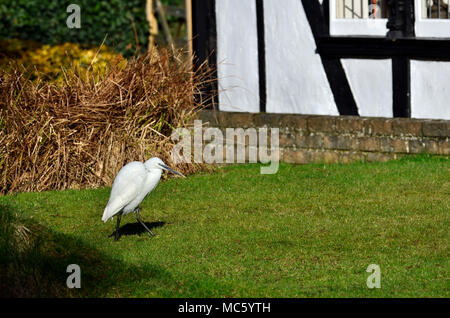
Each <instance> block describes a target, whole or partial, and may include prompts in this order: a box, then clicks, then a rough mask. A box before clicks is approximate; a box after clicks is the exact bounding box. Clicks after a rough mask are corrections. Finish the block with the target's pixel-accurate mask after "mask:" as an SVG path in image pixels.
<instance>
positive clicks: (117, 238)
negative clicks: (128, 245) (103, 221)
mask: <svg viewBox="0 0 450 318" xmlns="http://www.w3.org/2000/svg"><path fill="white" fill-rule="evenodd" d="M121 218H122V213H119V214H117V224H116V234H115V235H114V241H118V240H119V227H120V219H121Z"/></svg>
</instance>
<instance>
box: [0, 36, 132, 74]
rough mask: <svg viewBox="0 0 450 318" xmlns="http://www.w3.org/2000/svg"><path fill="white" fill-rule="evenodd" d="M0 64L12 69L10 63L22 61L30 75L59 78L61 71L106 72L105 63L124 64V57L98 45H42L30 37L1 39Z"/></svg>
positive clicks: (18, 63)
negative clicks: (26, 39) (22, 39)
mask: <svg viewBox="0 0 450 318" xmlns="http://www.w3.org/2000/svg"><path fill="white" fill-rule="evenodd" d="M0 51H1V52H2V56H1V57H0V68H2V69H6V70H8V69H11V68H12V65H11V64H15V65H23V66H24V67H25V68H26V69H27V70H28V71H29V72H30V74H29V76H30V78H31V79H33V78H40V79H45V80H51V81H56V82H61V81H63V80H64V78H65V75H64V73H67V72H69V71H70V72H77V73H78V74H79V75H81V76H83V75H86V74H87V70H88V69H89V68H91V69H90V72H89V74H91V75H92V74H96V76H97V77H98V76H102V75H104V74H105V72H106V70H107V69H108V66H110V65H111V64H116V65H117V66H119V68H124V67H125V66H126V65H127V61H126V59H125V58H123V57H122V55H121V54H118V53H116V52H114V51H112V50H111V49H109V48H107V47H105V46H101V47H100V48H98V47H87V46H84V45H81V44H78V43H64V44H58V45H41V44H39V43H36V42H32V41H21V40H15V39H13V40H4V41H0Z"/></svg>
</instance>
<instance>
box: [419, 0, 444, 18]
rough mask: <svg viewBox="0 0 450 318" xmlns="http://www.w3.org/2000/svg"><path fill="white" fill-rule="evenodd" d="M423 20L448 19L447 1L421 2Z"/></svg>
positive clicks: (432, 0) (426, 0)
mask: <svg viewBox="0 0 450 318" xmlns="http://www.w3.org/2000/svg"><path fill="white" fill-rule="evenodd" d="M422 18H423V19H450V6H449V5H448V0H422Z"/></svg>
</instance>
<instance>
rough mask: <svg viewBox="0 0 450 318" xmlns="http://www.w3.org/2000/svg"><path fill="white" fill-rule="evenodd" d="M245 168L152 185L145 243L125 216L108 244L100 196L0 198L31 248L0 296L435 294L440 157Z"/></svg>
mask: <svg viewBox="0 0 450 318" xmlns="http://www.w3.org/2000/svg"><path fill="white" fill-rule="evenodd" d="M259 168H260V166H259V165H239V166H229V167H225V168H221V169H219V170H218V171H217V172H216V173H213V174H197V175H193V176H190V177H188V178H187V179H178V178H174V179H170V180H168V181H165V182H163V183H161V184H160V185H159V186H158V187H157V188H156V190H155V191H154V192H153V193H151V194H150V195H149V197H147V198H146V199H145V201H144V203H143V205H142V209H141V216H142V218H143V219H144V220H145V221H146V222H148V223H152V227H153V229H154V232H155V233H156V234H157V236H156V237H154V238H152V237H150V236H149V235H148V234H147V233H146V232H144V229H143V228H141V226H140V225H138V224H137V222H136V219H135V217H134V216H133V215H128V216H126V217H125V218H122V227H121V233H122V236H121V239H120V240H119V242H114V240H113V238H112V237H109V235H110V234H112V233H113V230H114V226H115V223H114V222H108V223H106V224H104V223H102V222H101V215H102V212H103V208H104V206H105V204H106V202H107V200H108V197H109V191H110V188H102V189H96V190H82V191H79V190H67V191H61V192H42V193H23V194H17V195H10V196H3V197H0V206H1V207H2V213H3V215H6V214H8V215H11V216H12V217H11V218H10V219H12V221H9V222H10V223H11V222H14V220H21V222H22V223H23V224H25V225H26V226H28V228H29V229H30V231H31V233H32V234H30V235H31V236H32V238H33V239H32V241H33V242H36V241H39V246H38V247H36V246H35V243H31V245H32V246H34V247H33V248H31V247H30V248H28V250H25V252H24V251H22V252H18V251H17V250H16V249H12V251H11V252H10V254H9V255H13V256H14V255H15V256H14V257H16V261H14V260H12V259H11V257H9V260H6V258H5V257H2V259H1V261H2V264H1V265H2V267H3V273H4V274H3V275H4V276H5V277H4V278H3V282H7V281H8V280H9V281H11V280H12V277H15V282H14V283H13V286H15V287H16V290H15V292H11V287H9V289H8V288H6V289H5V286H0V287H2V292H1V293H3V294H6V296H8V295H7V294H8V292H9V293H10V294H13V295H18V296H21V295H28V296H53V295H56V296H81V297H449V295H450V293H449V286H450V284H449V278H448V277H449V269H450V266H449V265H450V263H449V260H450V258H449V239H450V233H449V230H448V229H449V228H450V226H449V225H450V224H449V221H450V217H449V211H450V206H449V205H450V200H449V199H450V162H449V159H448V158H437V157H426V156H421V157H415V158H410V159H402V160H399V161H391V162H387V163H355V164H347V165H341V164H334V165H323V164H309V165H289V164H281V165H280V169H279V171H278V173H277V174H274V175H261V174H260V173H259V172H260V170H259ZM3 224H6V223H5V222H3ZM2 235H3V234H2ZM4 237H6V235H4ZM3 241H5V239H4V240H3ZM6 241H8V240H6ZM9 242H11V239H9ZM5 244H6V245H7V243H4V245H5ZM33 244H34V245H33ZM10 245H11V244H10ZM15 246H17V244H16V245H15ZM30 250H33V251H34V252H30ZM27 251H28V252H27ZM27 253H28V254H27ZM33 253H34V254H33ZM14 257H13V258H14ZM18 258H20V260H19V261H17V259H18ZM35 260H38V261H37V262H36V261H35ZM72 263H75V264H78V265H80V267H81V271H82V274H81V275H82V277H81V279H82V288H81V289H79V290H68V289H67V288H66V287H65V286H66V285H65V283H66V277H67V276H68V275H69V274H67V273H66V267H67V265H69V264H72ZM5 264H8V265H5ZM14 264H16V265H14ZM369 264H378V265H379V266H380V268H381V288H380V289H368V288H367V286H366V280H367V277H368V276H369V273H367V272H366V268H367V267H368V265H369ZM5 268H6V269H5ZM27 271H29V272H31V274H30V273H28V274H27ZM0 275H1V271H0ZM36 276H37V278H36ZM0 281H1V280H0ZM30 281H34V282H35V283H31V282H30ZM3 285H6V283H4V284H3ZM8 286H9V285H8ZM24 286H28V287H26V288H25V287H24ZM41 286H44V287H45V288H41ZM20 287H21V288H20ZM27 288H28V293H27V292H26V290H27ZM43 289H44V290H43Z"/></svg>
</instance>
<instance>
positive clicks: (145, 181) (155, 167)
mask: <svg viewBox="0 0 450 318" xmlns="http://www.w3.org/2000/svg"><path fill="white" fill-rule="evenodd" d="M162 170H167V171H170V172H173V173H175V174H177V175H180V176H182V177H184V176H183V175H182V174H181V173H179V172H177V171H175V170H172V169H171V168H169V167H168V166H167V165H166V164H165V163H164V162H163V161H162V160H161V159H159V158H156V157H154V158H150V159H149V160H147V161H146V162H145V163H142V162H139V161H133V162H130V163H128V164H126V165H125V166H123V167H122V168H121V169H120V171H119V173H118V174H117V176H116V178H115V179H114V182H113V185H112V189H111V195H110V197H109V201H108V204H107V205H106V208H105V210H104V211H103V216H102V221H103V222H106V221H108V220H109V219H110V218H112V217H114V216H117V224H116V232H115V237H114V240H115V241H117V240H118V239H119V226H120V219H121V218H122V215H125V214H128V213H131V212H136V218H137V220H138V221H139V223H141V224H142V226H143V227H144V228H145V229H146V230H147V231H148V232H149V233H150V235H152V236H154V234H153V233H152V231H150V229H149V228H148V227H147V226H146V225H145V223H144V222H142V220H141V218H140V217H139V205H140V204H141V202H142V200H144V198H145V197H146V196H147V194H149V193H150V192H151V191H152V190H153V189H154V188H155V187H156V186H157V185H158V182H159V179H161V174H162Z"/></svg>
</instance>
